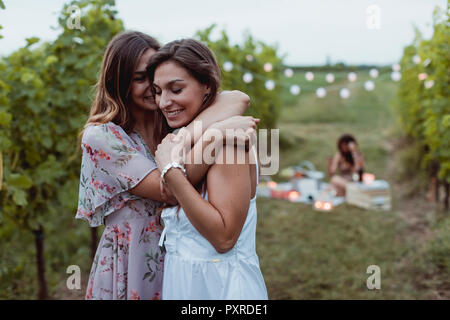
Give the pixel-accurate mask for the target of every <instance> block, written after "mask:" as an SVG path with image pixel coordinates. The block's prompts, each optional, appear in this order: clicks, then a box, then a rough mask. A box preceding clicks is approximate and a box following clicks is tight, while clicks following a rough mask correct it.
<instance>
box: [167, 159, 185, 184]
mask: <svg viewBox="0 0 450 320" xmlns="http://www.w3.org/2000/svg"><path fill="white" fill-rule="evenodd" d="M170 168H179V169H181V171H182V172H183V174H184V176H185V177H186V169H185V168H184V167H183V166H182V165H181V164H179V163H176V162H172V163H169V164H167V165H166V166H165V167H164V169H163V171H162V172H161V180H162V181H163V182H164V183H166V180H165V179H164V176H165V174H166V173H167V171H169V169H170Z"/></svg>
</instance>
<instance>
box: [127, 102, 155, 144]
mask: <svg viewBox="0 0 450 320" xmlns="http://www.w3.org/2000/svg"><path fill="white" fill-rule="evenodd" d="M154 112H155V111H153V110H145V109H142V108H138V107H137V108H132V109H131V113H132V115H133V118H134V119H135V123H134V127H133V130H135V131H137V133H139V134H140V135H141V136H142V138H144V140H145V141H149V140H150V139H151V138H152V136H153V118H154Z"/></svg>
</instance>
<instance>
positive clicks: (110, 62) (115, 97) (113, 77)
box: [80, 31, 160, 147]
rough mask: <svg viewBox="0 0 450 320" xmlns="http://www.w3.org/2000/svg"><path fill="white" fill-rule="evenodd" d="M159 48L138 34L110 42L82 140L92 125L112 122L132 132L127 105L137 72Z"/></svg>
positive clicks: (129, 34) (118, 37)
mask: <svg viewBox="0 0 450 320" xmlns="http://www.w3.org/2000/svg"><path fill="white" fill-rule="evenodd" d="M159 48H160V45H159V43H158V41H156V40H155V39H154V38H152V37H151V36H149V35H146V34H144V33H142V32H138V31H125V32H122V33H119V34H117V35H116V36H115V37H114V38H113V39H112V40H111V41H110V42H109V44H108V46H107V48H106V51H105V55H104V56H103V62H102V66H101V70H100V76H99V78H98V82H97V84H96V87H95V89H96V95H95V100H94V102H93V103H92V106H91V111H90V114H89V118H88V120H87V122H86V124H85V126H84V128H83V131H81V133H80V137H81V136H82V135H83V132H84V129H86V127H88V126H89V125H92V124H103V123H107V122H109V121H112V122H114V123H115V124H117V125H119V126H121V127H122V129H124V131H125V132H127V133H129V132H130V131H131V129H132V128H133V127H134V124H135V119H133V116H132V114H131V110H130V108H129V107H127V101H128V99H129V94H130V91H131V81H132V79H133V73H134V70H135V69H136V67H137V64H138V62H139V59H140V58H141V56H142V55H143V54H144V52H145V51H146V50H147V49H154V50H159ZM151 112H154V111H151ZM149 147H150V146H149Z"/></svg>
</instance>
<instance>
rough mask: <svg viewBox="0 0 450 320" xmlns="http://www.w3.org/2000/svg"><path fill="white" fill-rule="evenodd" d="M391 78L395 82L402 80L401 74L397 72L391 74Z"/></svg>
mask: <svg viewBox="0 0 450 320" xmlns="http://www.w3.org/2000/svg"><path fill="white" fill-rule="evenodd" d="M391 78H392V80H394V81H395V82H397V81H399V80H400V79H401V78H402V74H401V73H400V72H398V71H394V72H392V73H391Z"/></svg>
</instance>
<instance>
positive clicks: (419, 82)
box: [397, 6, 450, 209]
mask: <svg viewBox="0 0 450 320" xmlns="http://www.w3.org/2000/svg"><path fill="white" fill-rule="evenodd" d="M433 27H434V32H433V36H432V38H431V39H429V40H424V39H422V38H421V36H420V33H419V32H418V31H416V35H417V36H416V39H415V41H414V43H413V44H412V45H410V46H408V47H406V48H405V50H404V53H403V57H402V60H401V68H402V70H403V71H402V79H401V81H400V84H399V92H398V97H399V105H398V107H397V110H398V114H399V115H400V120H401V123H402V126H403V128H404V130H405V132H406V134H407V135H408V136H410V137H412V138H413V139H414V140H415V141H416V143H417V144H419V146H420V148H419V150H421V152H420V155H419V156H420V159H421V162H422V168H428V169H429V170H430V173H431V178H432V181H435V183H436V184H437V187H436V188H435V189H436V195H437V196H436V198H437V200H438V194H439V181H441V182H442V183H443V184H444V186H445V194H446V195H445V199H444V202H445V207H446V208H447V209H448V207H449V203H448V201H449V200H448V199H449V183H450V105H449V96H450V87H449V83H450V73H449V70H450V56H449V54H448V53H449V52H450V44H449V41H448V39H450V24H449V6H447V10H446V11H443V10H440V9H439V8H436V9H435V11H434V15H433ZM419 59H420V60H419ZM419 61H420V62H419ZM417 62H419V63H417Z"/></svg>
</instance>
